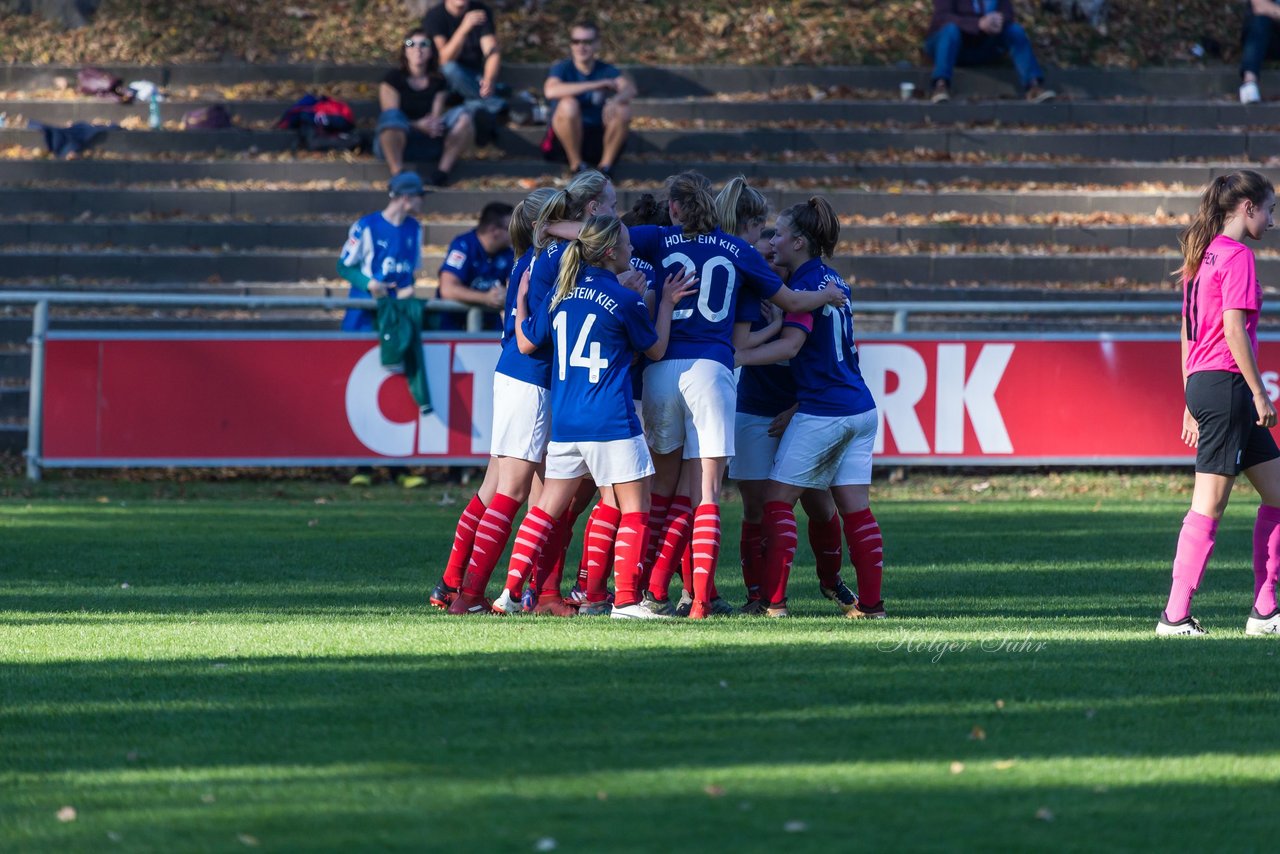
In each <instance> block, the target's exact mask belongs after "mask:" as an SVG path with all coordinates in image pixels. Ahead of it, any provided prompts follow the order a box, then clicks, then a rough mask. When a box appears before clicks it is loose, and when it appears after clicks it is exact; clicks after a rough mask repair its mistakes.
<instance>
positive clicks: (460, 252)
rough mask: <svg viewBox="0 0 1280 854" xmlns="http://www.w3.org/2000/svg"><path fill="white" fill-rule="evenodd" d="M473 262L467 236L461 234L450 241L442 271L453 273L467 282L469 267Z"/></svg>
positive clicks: (441, 267)
mask: <svg viewBox="0 0 1280 854" xmlns="http://www.w3.org/2000/svg"><path fill="white" fill-rule="evenodd" d="M470 263H471V252H470V247H469V245H468V241H467V236H466V235H465V234H459V235H458V236H457V237H455V238H453V240H452V241H450V242H449V248H448V249H447V250H445V253H444V263H442V264H441V265H440V270H439V272H440V273H446V272H447V273H453V275H455V276H457V277H458V278H459V279H461V280H462V281H463V283H466V282H467V281H468V280H469V279H470V276H468V275H467V268H468V267H469V266H470Z"/></svg>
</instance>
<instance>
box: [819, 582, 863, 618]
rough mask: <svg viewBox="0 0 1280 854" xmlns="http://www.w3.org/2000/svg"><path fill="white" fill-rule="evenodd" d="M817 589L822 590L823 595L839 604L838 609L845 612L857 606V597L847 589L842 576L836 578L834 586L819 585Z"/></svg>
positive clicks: (847, 586)
mask: <svg viewBox="0 0 1280 854" xmlns="http://www.w3.org/2000/svg"><path fill="white" fill-rule="evenodd" d="M818 589H819V590H821V591H822V595H823V596H825V597H827V598H828V599H830V600H831V601H832V602H835V603H836V604H837V605H838V606H840V610H841V611H844V612H845V613H846V614H848V613H849V612H850V611H852V610H853V609H854V608H856V607H858V597H857V596H856V595H854V592H853V591H852V590H850V589H849V585H847V584H845V583H844V579H843V578H839V577H837V578H836V586H835V587H822V586H819V587H818Z"/></svg>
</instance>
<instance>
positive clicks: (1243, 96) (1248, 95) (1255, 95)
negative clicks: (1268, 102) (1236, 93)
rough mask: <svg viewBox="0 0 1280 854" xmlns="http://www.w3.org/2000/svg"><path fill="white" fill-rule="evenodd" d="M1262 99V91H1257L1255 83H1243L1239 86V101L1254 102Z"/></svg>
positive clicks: (1244, 102) (1243, 102)
mask: <svg viewBox="0 0 1280 854" xmlns="http://www.w3.org/2000/svg"><path fill="white" fill-rule="evenodd" d="M1261 100H1262V93H1261V92H1259V91H1258V84H1257V83H1244V84H1242V85H1241V86H1240V103H1242V104H1256V103H1258V102H1259V101H1261Z"/></svg>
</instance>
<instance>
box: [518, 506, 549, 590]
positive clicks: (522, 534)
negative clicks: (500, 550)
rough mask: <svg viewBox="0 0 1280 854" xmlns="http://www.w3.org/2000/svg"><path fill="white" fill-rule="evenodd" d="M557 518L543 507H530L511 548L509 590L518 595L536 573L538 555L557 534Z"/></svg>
mask: <svg viewBox="0 0 1280 854" xmlns="http://www.w3.org/2000/svg"><path fill="white" fill-rule="evenodd" d="M555 530H556V520H555V519H553V518H552V517H551V514H549V513H547V512H546V511H545V510H543V509H542V508H541V507H530V508H529V512H528V513H526V514H525V517H524V521H523V522H521V523H520V530H519V531H516V544H515V545H514V546H513V547H512V549H511V563H510V564H508V566H507V590H508V591H509V592H510V593H511V595H512V596H513V597H518V596H519V595H520V593H521V591H522V590H523V589H524V582H525V579H526V578H529V577H530V576H531V575H533V573H534V567H535V566H537V563H538V555H539V554H540V553H541V552H542V551H543V550H544V549H545V548H546V546H547V542H548V541H549V540H550V539H551V538H552V536H553V535H554V534H555Z"/></svg>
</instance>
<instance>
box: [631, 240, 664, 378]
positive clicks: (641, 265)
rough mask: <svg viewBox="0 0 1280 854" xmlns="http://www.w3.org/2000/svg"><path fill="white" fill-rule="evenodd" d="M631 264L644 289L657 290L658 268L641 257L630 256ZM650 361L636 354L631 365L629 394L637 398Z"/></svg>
mask: <svg viewBox="0 0 1280 854" xmlns="http://www.w3.org/2000/svg"><path fill="white" fill-rule="evenodd" d="M631 266H632V268H633V269H636V270H639V271H640V272H641V273H644V280H645V290H646V291H653V292H654V293H655V294H657V292H658V268H657V267H655V266H653V265H652V264H650V263H649V262H648V261H645V260H644V259H642V258H636V257H635V256H632V258H631ZM650 364H651V363H650V361H649V360H648V359H647V358H645V357H644V356H638V357H637V358H636V360H635V363H634V364H633V365H632V366H631V394H632V396H633V397H634V398H635V399H636V400H639V399H640V398H641V396H642V393H643V392H644V369H645V368H647V367H649V365H650Z"/></svg>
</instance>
